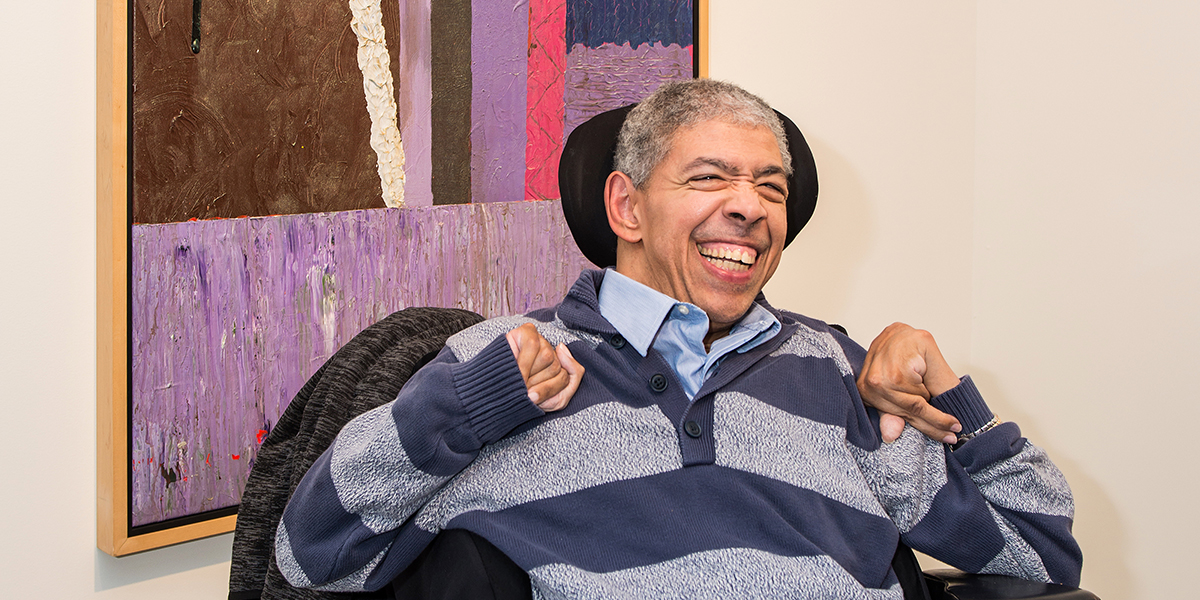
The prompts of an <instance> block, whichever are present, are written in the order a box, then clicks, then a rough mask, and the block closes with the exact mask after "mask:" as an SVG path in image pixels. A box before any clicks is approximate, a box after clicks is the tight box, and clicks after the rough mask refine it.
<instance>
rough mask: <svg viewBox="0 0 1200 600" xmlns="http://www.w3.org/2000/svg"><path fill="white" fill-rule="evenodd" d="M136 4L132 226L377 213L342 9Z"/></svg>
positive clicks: (239, 2) (149, 0) (379, 202)
mask: <svg viewBox="0 0 1200 600" xmlns="http://www.w3.org/2000/svg"><path fill="white" fill-rule="evenodd" d="M130 4H131V6H132V8H133V11H134V19H133V23H132V34H133V59H134V60H133V69H132V73H131V74H132V76H133V82H132V83H133V93H132V100H131V104H132V107H133V136H132V140H131V144H132V146H133V161H132V164H131V165H130V168H131V170H132V171H133V219H134V222H137V223H166V222H177V221H186V220H188V219H193V218H197V219H214V218H233V217H240V216H243V215H252V216H257V215H276V214H296V213H307V212H330V211H342V210H354V209H361V208H375V207H379V208H382V207H383V206H384V203H383V199H382V198H381V196H380V182H379V175H378V172H377V161H376V156H375V153H374V151H372V150H371V146H370V133H371V121H370V117H369V116H368V114H367V106H366V102H365V99H364V97H363V79H362V74H361V73H360V72H359V69H358V67H357V61H356V58H355V57H356V47H357V43H356V41H355V36H354V34H353V33H351V32H350V31H349V29H348V27H349V24H350V7H349V5H348V4H347V3H346V2H327V1H324V0H294V1H291V2H256V1H251V0H226V1H223V2H205V3H204V5H203V6H204V18H203V20H202V26H203V35H202V42H201V51H200V53H199V54H193V53H192V51H191V48H190V44H189V43H188V41H190V39H191V23H192V15H191V3H190V2H162V1H160V0H135V1H133V2H131V3H130ZM388 4H389V5H392V3H390V2H389V3H388ZM392 10H394V8H393V9H392Z"/></svg>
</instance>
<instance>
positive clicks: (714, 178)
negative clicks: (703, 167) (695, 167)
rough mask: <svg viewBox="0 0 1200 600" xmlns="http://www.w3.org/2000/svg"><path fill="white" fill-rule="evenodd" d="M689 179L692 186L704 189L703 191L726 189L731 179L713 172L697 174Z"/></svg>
mask: <svg viewBox="0 0 1200 600" xmlns="http://www.w3.org/2000/svg"><path fill="white" fill-rule="evenodd" d="M688 181H689V182H690V183H691V184H692V187H694V188H696V189H698V190H703V191H715V190H720V189H724V188H725V187H726V186H727V185H729V181H728V180H726V179H725V178H724V177H721V176H720V175H714V174H711V173H706V174H704V175H697V176H695V177H692V178H691V179H689V180H688Z"/></svg>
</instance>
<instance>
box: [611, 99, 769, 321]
mask: <svg viewBox="0 0 1200 600" xmlns="http://www.w3.org/2000/svg"><path fill="white" fill-rule="evenodd" d="M629 187H630V188H631V189H630V191H629V198H630V203H629V207H630V208H629V210H630V213H631V215H632V216H633V217H634V219H635V221H636V228H635V229H636V236H635V237H636V238H640V239H638V242H639V243H633V244H631V245H629V246H626V250H627V251H626V252H622V254H623V256H620V255H619V256H618V261H617V270H618V271H621V272H622V273H623V274H625V275H627V276H629V277H631V278H633V279H635V280H637V281H640V282H642V283H644V284H646V285H648V286H650V287H652V288H654V289H656V290H658V291H660V292H662V293H664V294H667V295H668V296H671V297H673V298H675V299H676V300H680V301H683V302H690V303H692V304H695V305H696V306H699V307H700V308H702V309H704V311H705V312H706V313H708V317H709V320H710V329H709V336H708V338H707V339H706V342H711V341H712V340H713V339H717V338H719V337H721V336H723V335H725V334H726V333H728V331H729V329H730V328H732V327H733V325H734V324H736V323H737V321H738V320H740V319H741V318H742V316H743V315H745V313H746V311H747V310H749V308H750V304H751V302H753V301H754V298H755V296H757V295H758V293H759V291H760V290H762V288H763V285H765V284H766V283H767V280H768V279H770V278H771V275H772V274H774V273H775V268H776V267H778V266H779V256H780V253H781V252H782V251H783V244H784V240H785V238H786V236H787V205H786V200H787V192H788V190H787V176H786V175H785V173H784V169H783V160H782V157H781V156H780V154H779V146H778V145H777V144H776V141H775V136H774V135H772V134H771V131H770V130H769V129H767V128H766V127H758V128H753V129H752V128H746V127H740V126H737V125H730V124H728V123H725V122H722V121H706V122H703V123H700V124H698V125H695V126H692V127H687V128H683V129H680V130H678V131H677V132H676V133H675V138H674V142H673V144H672V147H671V151H670V152H669V153H668V154H667V156H666V157H665V158H664V159H663V160H662V162H660V163H659V164H658V166H657V167H655V169H654V171H652V172H651V174H650V178H649V179H648V180H647V182H646V184H645V185H644V186H643V187H644V189H641V190H639V189H636V188H632V186H629ZM610 210H611V209H610ZM626 241H631V240H630V239H626ZM623 258H624V260H622V259H623Z"/></svg>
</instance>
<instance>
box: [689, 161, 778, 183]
mask: <svg viewBox="0 0 1200 600" xmlns="http://www.w3.org/2000/svg"><path fill="white" fill-rule="evenodd" d="M702 166H710V167H716V168H717V169H720V170H721V171H724V172H725V173H728V174H729V175H741V174H742V170H741V169H740V168H738V166H737V165H735V164H733V163H731V162H729V161H726V160H722V159H720V158H713V157H710V156H700V157H697V158H696V159H694V160H692V162H690V163H688V164H686V165H684V166H683V170H684V171H691V170H692V169H695V168H697V167H702ZM786 174H787V171H785V170H784V169H783V167H781V166H779V165H768V166H765V167H763V168H761V169H758V170H756V171H754V177H755V178H756V179H757V178H759V177H767V176H769V175H786Z"/></svg>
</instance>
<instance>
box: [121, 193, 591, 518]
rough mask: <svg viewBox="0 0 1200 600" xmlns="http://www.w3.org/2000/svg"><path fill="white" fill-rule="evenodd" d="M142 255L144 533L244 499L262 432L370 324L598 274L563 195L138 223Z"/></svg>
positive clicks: (500, 311) (138, 499)
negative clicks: (573, 231) (590, 270)
mask: <svg viewBox="0 0 1200 600" xmlns="http://www.w3.org/2000/svg"><path fill="white" fill-rule="evenodd" d="M518 172H519V171H518ZM132 259H133V263H132V267H133V269H132V272H133V280H132V290H131V291H132V298H133V320H132V327H133V339H132V348H133V361H134V368H133V373H134V380H133V382H132V387H133V389H132V393H133V410H132V419H133V428H132V436H131V443H132V446H133V454H132V461H133V480H132V488H133V494H132V499H131V500H132V510H133V524H134V525H135V526H138V525H145V524H149V523H155V522H158V521H162V520H165V519H170V518H174V517H181V516H186V515H192V514H196V513H199V512H203V511H205V510H210V509H215V508H223V507H227V506H233V505H235V504H237V503H238V501H239V499H240V497H241V492H242V488H243V486H244V485H245V481H246V477H247V475H248V473H249V470H250V466H251V464H252V463H253V459H254V456H255V453H256V451H257V448H258V444H259V443H261V441H262V440H261V438H262V437H263V436H265V434H266V432H268V431H269V430H270V429H271V427H272V426H273V424H274V423H275V422H276V421H277V420H278V418H279V415H280V413H281V412H282V411H283V409H284V408H285V407H286V406H287V403H288V401H289V400H290V399H291V398H292V396H293V395H294V394H295V393H296V392H297V391H298V390H299V389H300V387H301V386H302V385H303V383H304V381H305V380H306V379H307V378H308V377H309V376H310V375H311V374H312V373H313V372H314V371H315V370H316V369H317V368H318V367H319V366H320V365H321V363H322V362H323V361H324V360H325V359H326V358H328V357H329V356H330V355H331V354H332V353H333V352H334V351H335V350H336V349H337V348H338V347H340V346H341V345H342V344H344V343H345V342H346V341H348V340H349V339H350V338H351V337H353V336H354V334H356V333H357V332H359V331H360V330H362V329H363V328H364V327H366V326H367V325H369V324H371V323H373V322H375V321H377V320H379V319H380V318H382V317H384V316H386V315H388V314H390V313H391V312H393V311H396V310H400V309H402V308H405V307H408V306H454V307H461V308H467V309H470V310H474V311H476V312H479V313H481V314H483V315H484V316H496V315H504V314H516V313H521V312H525V311H527V310H529V309H531V308H535V307H539V306H547V305H550V304H553V303H555V302H557V301H558V300H559V299H560V298H561V297H562V295H563V294H565V293H566V290H567V288H568V287H569V286H570V284H571V283H573V282H574V280H575V278H576V276H577V275H578V273H579V271H580V269H582V268H584V267H585V266H586V265H588V263H587V262H586V260H585V259H584V258H583V257H582V256H581V255H580V253H579V251H578V249H576V247H575V245H574V242H573V240H572V239H571V235H570V232H569V231H568V229H567V226H566V224H565V222H564V220H563V217H562V211H561V209H560V208H559V206H558V203H557V202H516V203H498V204H486V205H480V204H475V205H451V206H435V207H427V208H412V209H375V210H362V211H352V212H340V213H317V214H302V215H286V216H279V217H261V218H251V219H232V220H216V221H195V222H186V223H168V224H159V225H138V226H135V227H134V228H133V257H132Z"/></svg>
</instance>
